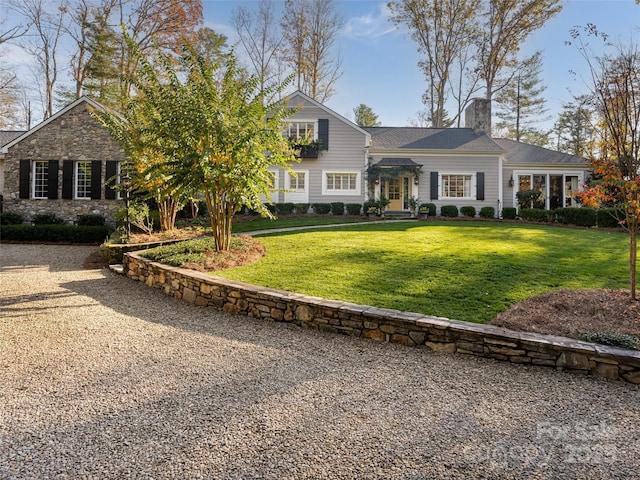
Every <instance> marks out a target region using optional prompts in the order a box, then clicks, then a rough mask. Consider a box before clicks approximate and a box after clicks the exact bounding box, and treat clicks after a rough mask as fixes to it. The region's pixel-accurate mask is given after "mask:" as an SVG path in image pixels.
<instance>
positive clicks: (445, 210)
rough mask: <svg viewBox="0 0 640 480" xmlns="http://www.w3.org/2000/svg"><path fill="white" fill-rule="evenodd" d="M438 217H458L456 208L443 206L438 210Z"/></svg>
mask: <svg viewBox="0 0 640 480" xmlns="http://www.w3.org/2000/svg"><path fill="white" fill-rule="evenodd" d="M440 215H442V216H443V217H457V216H458V207H456V206H455V205H444V206H443V207H442V208H440Z"/></svg>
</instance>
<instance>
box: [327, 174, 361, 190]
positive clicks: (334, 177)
mask: <svg viewBox="0 0 640 480" xmlns="http://www.w3.org/2000/svg"><path fill="white" fill-rule="evenodd" d="M360 176H361V174H360V172H356V171H345V170H323V171H322V194H323V195H360V191H361V185H360V184H361V183H362V182H361V180H360Z"/></svg>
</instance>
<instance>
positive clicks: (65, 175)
mask: <svg viewBox="0 0 640 480" xmlns="http://www.w3.org/2000/svg"><path fill="white" fill-rule="evenodd" d="M62 198H73V161H71V160H65V161H64V162H62Z"/></svg>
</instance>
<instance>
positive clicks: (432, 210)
mask: <svg viewBox="0 0 640 480" xmlns="http://www.w3.org/2000/svg"><path fill="white" fill-rule="evenodd" d="M425 209H426V210H427V212H428V215H429V216H430V217H435V216H436V213H437V211H438V210H437V207H436V204H435V203H421V204H420V205H419V206H418V212H420V213H424V210H425Z"/></svg>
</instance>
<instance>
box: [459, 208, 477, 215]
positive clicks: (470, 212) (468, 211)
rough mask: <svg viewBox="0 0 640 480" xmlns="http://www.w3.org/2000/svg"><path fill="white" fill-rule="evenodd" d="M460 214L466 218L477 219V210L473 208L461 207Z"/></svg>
mask: <svg viewBox="0 0 640 480" xmlns="http://www.w3.org/2000/svg"><path fill="white" fill-rule="evenodd" d="M460 213H462V215H464V216H465V217H475V216H476V208H475V207H471V206H467V207H460Z"/></svg>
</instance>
